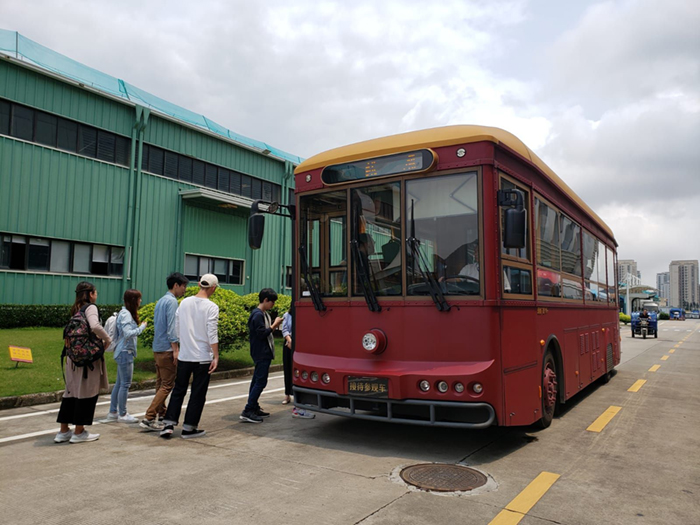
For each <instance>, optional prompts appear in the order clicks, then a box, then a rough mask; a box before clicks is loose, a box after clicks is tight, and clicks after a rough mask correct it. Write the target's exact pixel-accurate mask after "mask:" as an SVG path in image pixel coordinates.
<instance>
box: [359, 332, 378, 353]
mask: <svg viewBox="0 0 700 525" xmlns="http://www.w3.org/2000/svg"><path fill="white" fill-rule="evenodd" d="M362 348H364V349H365V350H367V351H368V352H374V351H375V350H376V349H377V337H376V336H375V335H374V334H373V333H372V332H369V333H366V334H365V335H363V336H362Z"/></svg>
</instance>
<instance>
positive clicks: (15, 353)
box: [10, 346, 34, 363]
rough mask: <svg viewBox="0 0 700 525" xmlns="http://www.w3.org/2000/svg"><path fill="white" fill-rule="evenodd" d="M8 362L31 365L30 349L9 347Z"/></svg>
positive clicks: (32, 360)
mask: <svg viewBox="0 0 700 525" xmlns="http://www.w3.org/2000/svg"><path fill="white" fill-rule="evenodd" d="M10 361H19V362H21V363H33V362H34V359H32V349H31V348H25V347H23V346H10Z"/></svg>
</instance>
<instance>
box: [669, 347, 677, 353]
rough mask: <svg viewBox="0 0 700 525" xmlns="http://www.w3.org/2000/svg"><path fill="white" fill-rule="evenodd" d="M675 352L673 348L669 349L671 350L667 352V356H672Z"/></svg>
mask: <svg viewBox="0 0 700 525" xmlns="http://www.w3.org/2000/svg"><path fill="white" fill-rule="evenodd" d="M675 351H676V349H675V348H671V349H670V350H669V351H668V353H669V354H672V353H673V352H675Z"/></svg>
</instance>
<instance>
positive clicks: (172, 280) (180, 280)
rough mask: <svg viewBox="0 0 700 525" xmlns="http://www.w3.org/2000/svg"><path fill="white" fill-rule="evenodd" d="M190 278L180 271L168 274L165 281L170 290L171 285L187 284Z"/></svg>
mask: <svg viewBox="0 0 700 525" xmlns="http://www.w3.org/2000/svg"><path fill="white" fill-rule="evenodd" d="M189 282H190V280H189V279H188V278H187V277H185V276H184V275H182V274H181V273H180V272H173V273H171V274H170V275H168V278H167V280H166V281H165V283H166V284H167V285H168V290H172V289H173V286H175V285H176V284H187V283H189Z"/></svg>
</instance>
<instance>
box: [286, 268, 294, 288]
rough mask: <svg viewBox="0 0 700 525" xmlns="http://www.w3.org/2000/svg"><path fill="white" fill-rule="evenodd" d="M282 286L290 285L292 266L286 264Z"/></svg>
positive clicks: (288, 286)
mask: <svg viewBox="0 0 700 525" xmlns="http://www.w3.org/2000/svg"><path fill="white" fill-rule="evenodd" d="M284 286H285V288H291V287H292V267H291V266H287V273H286V275H285V279H284Z"/></svg>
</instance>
